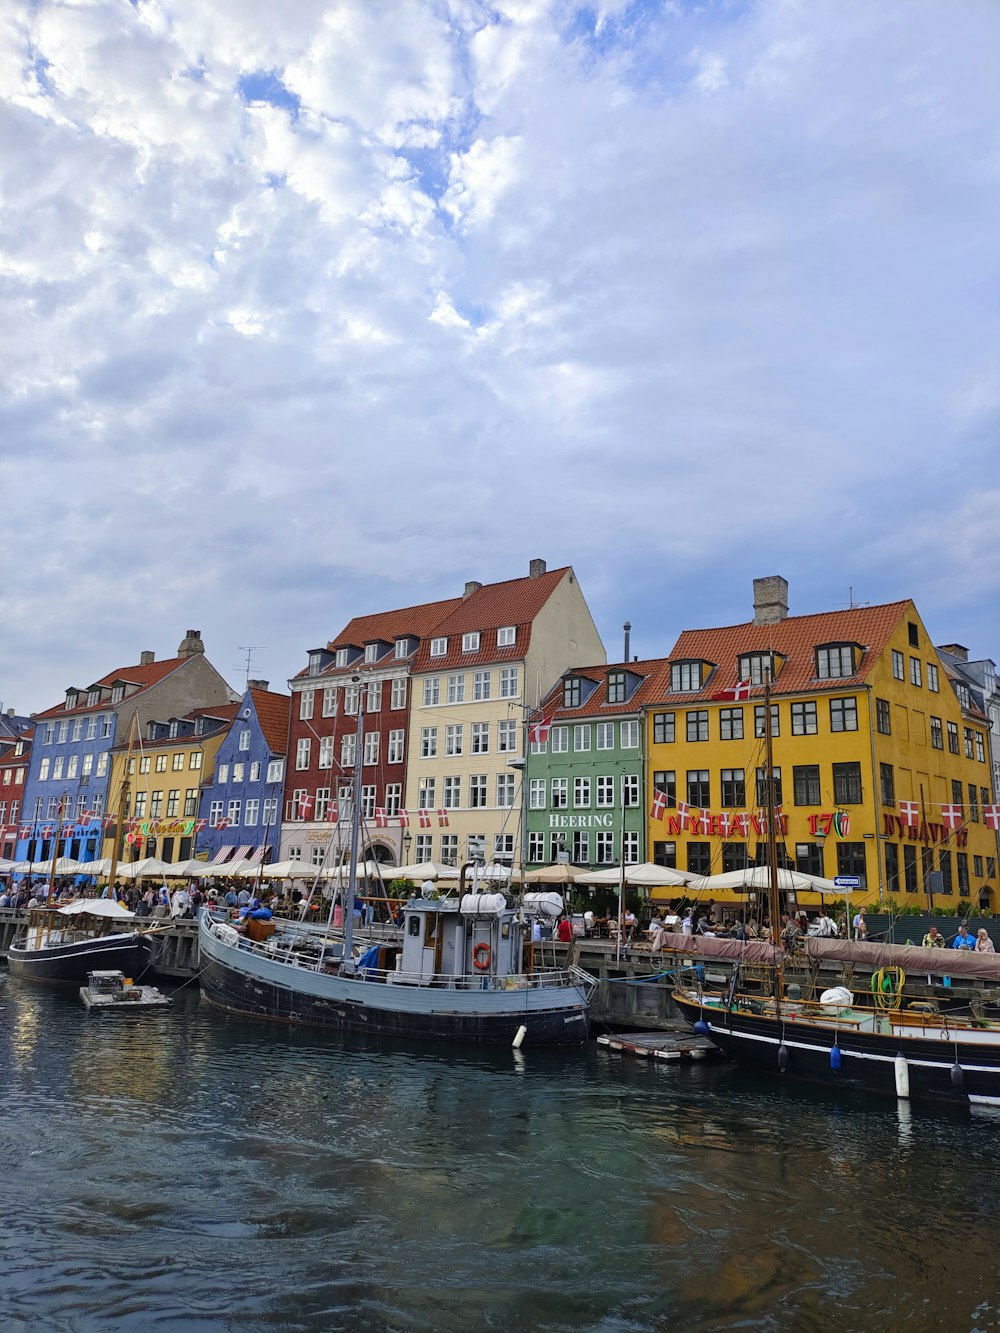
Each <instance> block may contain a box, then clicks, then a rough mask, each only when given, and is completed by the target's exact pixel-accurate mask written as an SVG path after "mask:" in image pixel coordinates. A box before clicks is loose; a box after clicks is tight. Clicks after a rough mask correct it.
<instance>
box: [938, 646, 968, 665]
mask: <svg viewBox="0 0 1000 1333" xmlns="http://www.w3.org/2000/svg"><path fill="white" fill-rule="evenodd" d="M938 651H939V652H942V653H951V655H952V657H957V658H958V660H959V661H960V662H967V661H968V660H969V650H968V648H966V647H965V645H964V644H962V643H942V644H941V645H940V646H939V648H938Z"/></svg>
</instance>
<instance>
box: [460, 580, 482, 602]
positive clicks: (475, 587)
mask: <svg viewBox="0 0 1000 1333" xmlns="http://www.w3.org/2000/svg"><path fill="white" fill-rule="evenodd" d="M482 586H483V585H482V584H481V583H479V582H477V580H476V579H469V581H468V583H466V585H465V592H463V593H462V600H463V601H465V599H466V597H471V596H472V594H473V593H474V592H478V591H479V589H480V588H481V587H482Z"/></svg>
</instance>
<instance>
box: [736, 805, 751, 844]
mask: <svg viewBox="0 0 1000 1333" xmlns="http://www.w3.org/2000/svg"><path fill="white" fill-rule="evenodd" d="M732 826H733V828H734V829H736V830H737V831H738V833H739V835H740V837H741V838H749V836H750V812H749V811H748V810H740V811H739V813H738V814H735V815H733V817H732Z"/></svg>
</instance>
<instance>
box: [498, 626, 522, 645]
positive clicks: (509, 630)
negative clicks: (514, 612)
mask: <svg viewBox="0 0 1000 1333" xmlns="http://www.w3.org/2000/svg"><path fill="white" fill-rule="evenodd" d="M516 642H517V626H516V625H504V627H503V628H502V629H498V630H497V647H498V648H513V647H514V644H515V643H516Z"/></svg>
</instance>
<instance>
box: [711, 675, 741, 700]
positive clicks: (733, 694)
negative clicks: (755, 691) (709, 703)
mask: <svg viewBox="0 0 1000 1333" xmlns="http://www.w3.org/2000/svg"><path fill="white" fill-rule="evenodd" d="M712 698H713V699H726V700H729V701H731V702H736V701H737V700H739V699H749V698H750V682H749V681H748V680H738V681H737V682H736V684H735V685H734V686H733V687H732V688H731V689H728V690H720V691H719V693H718V694H713V695H712Z"/></svg>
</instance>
